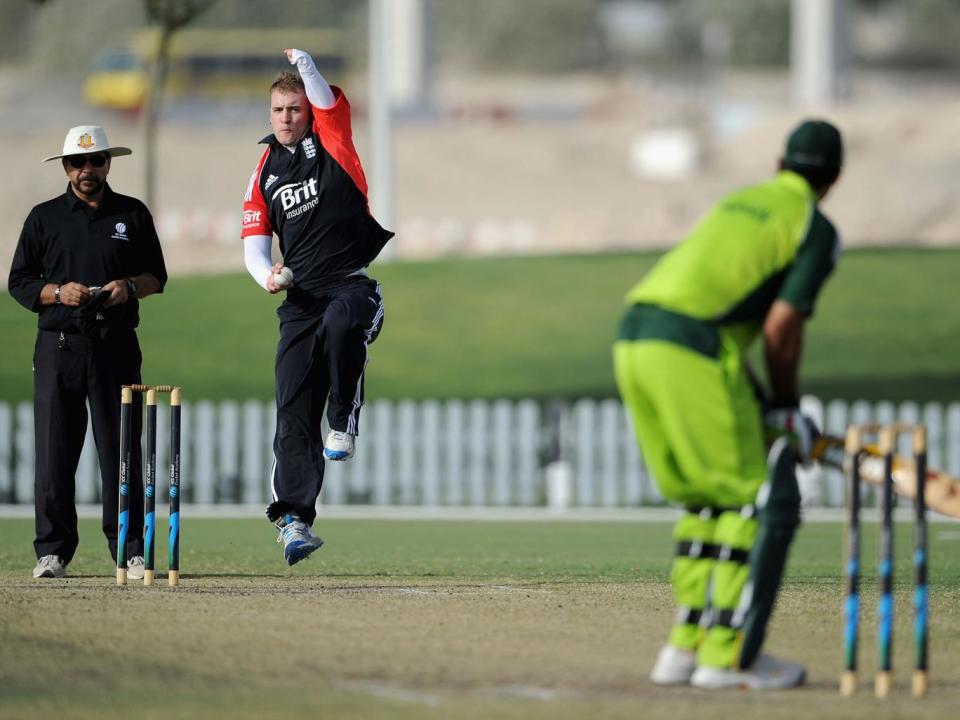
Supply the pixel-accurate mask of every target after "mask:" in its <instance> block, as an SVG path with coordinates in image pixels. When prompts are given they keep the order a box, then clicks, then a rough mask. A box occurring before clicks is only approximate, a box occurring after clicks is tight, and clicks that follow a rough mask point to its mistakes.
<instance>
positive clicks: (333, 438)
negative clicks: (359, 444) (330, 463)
mask: <svg viewBox="0 0 960 720" xmlns="http://www.w3.org/2000/svg"><path fill="white" fill-rule="evenodd" d="M354 437H355V436H354V435H351V434H350V433H348V432H340V431H339V430H331V431H330V432H329V433H328V434H327V442H326V444H325V445H324V447H323V456H324V457H325V458H326V459H327V460H349V459H350V458H352V457H353V450H354Z"/></svg>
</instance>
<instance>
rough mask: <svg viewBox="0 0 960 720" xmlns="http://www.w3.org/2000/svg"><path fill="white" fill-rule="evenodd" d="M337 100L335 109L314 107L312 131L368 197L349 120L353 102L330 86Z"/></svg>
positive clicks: (333, 86) (335, 87) (338, 89)
mask: <svg viewBox="0 0 960 720" xmlns="http://www.w3.org/2000/svg"><path fill="white" fill-rule="evenodd" d="M330 89H331V90H332V91H333V97H334V98H336V101H335V102H334V103H333V107H329V108H318V107H316V106H314V107H313V130H314V132H315V133H317V137H319V138H320V142H321V143H323V147H324V148H325V149H326V151H327V152H328V153H330V155H331V156H332V157H333V159H334V160H336V161H337V164H338V165H340V167H342V168H343V169H344V170H345V171H346V172H347V174H348V175H349V176H350V178H351V179H352V180H353V182H354V184H355V185H356V186H357V188H358V189H359V190H360V192H362V193H363V196H364V197H367V178H366V176H365V175H364V174H363V167H362V166H361V165H360V156H359V155H357V150H356V148H354V146H353V130H352V128H351V121H350V103H349V101H348V100H347V96H346V95H345V94H344V92H343V90H341V89H340V88H338V87H337V86H336V85H331V86H330Z"/></svg>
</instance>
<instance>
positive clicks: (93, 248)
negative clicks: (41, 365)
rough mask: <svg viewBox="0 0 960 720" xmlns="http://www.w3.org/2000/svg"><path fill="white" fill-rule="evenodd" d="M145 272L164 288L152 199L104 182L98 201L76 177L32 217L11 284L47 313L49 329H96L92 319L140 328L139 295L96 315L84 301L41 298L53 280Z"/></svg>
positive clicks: (100, 324)
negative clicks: (86, 197)
mask: <svg viewBox="0 0 960 720" xmlns="http://www.w3.org/2000/svg"><path fill="white" fill-rule="evenodd" d="M144 272H147V273H150V274H151V275H153V276H154V277H155V278H156V279H157V280H158V281H159V282H160V289H159V290H158V292H163V286H164V285H165V284H166V282H167V269H166V266H165V264H164V262H163V253H162V251H161V249H160V240H159V238H158V237H157V231H156V228H155V227H154V225H153V217H152V216H151V215H150V211H149V210H147V207H146V205H144V204H143V203H142V202H140V201H139V200H137V199H136V198H132V197H128V196H127V195H120V194H118V193H115V192H113V190H111V189H110V186H109V185H107V184H106V183H104V193H103V198H102V199H101V201H100V203H99V204H98V205H97V207H96V208H92V207H90V206H89V205H87V204H86V203H85V202H83V201H82V200H80V198H78V197H77V196H76V195H75V194H74V192H73V188H72V187H70V185H69V184H68V185H67V191H66V193H64V194H63V195H60V196H59V197H56V198H54V199H53V200H48V201H47V202H45V203H41V204H40V205H37V206H36V207H35V208H33V210H31V211H30V214H29V215H28V216H27V219H26V221H25V222H24V224H23V231H22V232H21V233H20V241H19V242H18V243H17V250H16V252H15V253H14V256H13V264H12V266H11V267H10V279H9V281H8V287H9V289H10V294H11V295H13V297H14V298H16V300H17V302H19V303H20V304H21V305H23V306H24V307H26V308H27V309H29V310H32V311H33V312H37V313H40V317H39V320H38V321H37V327H39V328H40V329H41V330H54V331H63V332H66V333H73V334H79V333H88V332H89V331H90V329H91V326H92V324H91V321H94V323H93V324H95V326H96V327H97V328H99V329H109V330H132V329H133V328H135V327H137V324H138V323H139V321H140V317H139V313H138V307H139V303H138V302H137V299H136V298H135V297H131V298H130V300H128V301H127V302H125V303H123V304H121V305H116V306H114V307H111V308H106V309H101V310H100V311H99V313H97V315H96V317H95V319H94V318H90V317H89V313H84V312H83V307H82V306H81V307H79V308H73V307H67V306H66V305H41V304H40V291H41V290H42V289H43V286H44V285H45V284H46V283H54V284H56V285H63V284H65V283H68V282H78V283H81V284H83V285H86V286H87V287H93V286H97V285H99V286H102V285H105V284H106V283H108V282H110V281H111V280H119V279H122V278H129V277H133V276H135V275H139V274H141V273H144Z"/></svg>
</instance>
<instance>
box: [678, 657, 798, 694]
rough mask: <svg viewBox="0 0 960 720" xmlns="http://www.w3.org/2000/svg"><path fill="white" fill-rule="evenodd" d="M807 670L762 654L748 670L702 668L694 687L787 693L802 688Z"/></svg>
mask: <svg viewBox="0 0 960 720" xmlns="http://www.w3.org/2000/svg"><path fill="white" fill-rule="evenodd" d="M806 677H807V670H806V668H805V667H803V665H801V664H800V663H795V662H789V661H787V660H779V659H777V658H775V657H773V656H772V655H767V654H765V653H764V654H761V655H760V657H758V658H757V659H756V661H754V663H753V665H752V666H750V667H749V668H748V669H746V670H730V669H727V668H713V667H705V666H700V667H698V668H697V669H696V670H695V671H694V672H693V676H692V677H691V678H690V684H691V685H693V686H694V687H698V688H702V689H704V690H727V689H736V690H783V689H785V688H792V687H797V686H798V685H802V684H803V681H804V680H805V679H806Z"/></svg>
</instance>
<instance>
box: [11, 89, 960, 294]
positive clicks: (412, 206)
mask: <svg viewBox="0 0 960 720" xmlns="http://www.w3.org/2000/svg"><path fill="white" fill-rule="evenodd" d="M684 88H685V89H684ZM854 88H855V96H854V100H851V101H849V102H846V103H842V104H839V105H837V106H836V107H834V108H831V109H829V110H827V111H825V112H823V113H819V114H824V115H827V116H829V117H830V118H832V119H834V120H835V122H836V123H837V124H838V125H839V126H840V127H841V129H842V130H843V131H844V132H845V136H846V138H847V148H848V154H847V158H848V161H847V167H846V170H845V172H844V176H843V178H842V182H841V183H840V185H839V186H838V187H837V189H836V191H835V192H834V193H833V194H832V195H831V197H829V198H828V199H827V201H826V203H825V206H824V207H825V210H826V211H827V213H828V214H829V215H830V216H831V217H832V218H833V219H834V220H835V221H836V224H837V226H838V227H839V229H840V231H841V234H842V236H843V237H844V240H845V242H846V244H847V245H848V246H857V245H892V244H903V243H908V242H909V243H921V244H928V245H943V244H955V243H958V242H960V205H958V204H957V203H956V202H955V198H956V197H957V196H958V194H960V145H958V144H957V143H956V142H955V141H954V135H955V131H954V130H953V126H954V123H955V118H956V117H957V116H958V115H960V90H958V89H957V87H956V85H955V84H953V85H950V84H944V83H943V82H940V81H934V80H930V79H923V78H921V79H917V78H891V77H874V76H863V77H859V78H858V79H857V81H856V82H855V83H854ZM31 92H32V93H33V94H30V93H28V92H27V91H26V90H25V89H24V87H23V83H22V82H18V80H17V78H16V77H12V76H11V75H10V74H9V73H6V74H4V75H3V76H2V77H0V95H3V110H2V111H0V131H2V132H3V133H4V134H5V135H6V136H7V137H9V138H13V137H15V138H16V142H15V143H14V144H13V145H11V146H10V147H11V151H10V153H9V154H8V156H7V158H6V159H7V163H6V164H5V170H6V173H5V174H6V177H5V180H6V182H5V183H4V190H5V192H4V193H3V196H2V198H0V210H2V212H3V215H4V216H5V217H7V218H9V219H10V220H11V222H10V223H9V229H8V231H7V233H5V234H4V235H3V236H0V278H2V280H3V281H5V279H6V275H7V271H8V269H9V262H10V258H11V256H12V253H13V248H14V246H15V243H16V239H17V235H18V231H19V228H20V227H21V224H22V220H23V218H24V217H25V216H26V214H27V212H28V211H29V209H30V207H32V206H33V205H34V204H36V203H38V202H40V201H43V200H45V199H47V198H49V197H52V196H54V195H56V194H57V193H59V192H62V190H63V187H64V178H63V175H62V170H61V169H60V167H59V166H58V165H57V164H56V163H51V164H49V165H40V164H39V161H40V159H41V158H42V157H44V156H46V155H49V154H52V153H54V152H55V151H57V150H58V149H59V147H60V144H61V142H62V137H63V134H64V132H65V129H66V127H67V126H69V125H73V124H80V123H83V122H99V123H103V124H105V125H106V126H107V127H108V130H109V133H110V137H111V139H112V141H113V142H115V143H119V144H128V145H130V146H132V147H134V149H135V153H136V154H135V155H134V156H133V157H131V158H120V159H118V160H117V161H116V163H115V165H114V168H113V171H112V173H111V181H112V183H113V185H114V187H115V188H116V189H117V190H118V191H120V192H125V193H128V194H133V195H137V196H142V194H143V187H144V183H143V178H142V174H143V164H142V162H143V153H142V152H141V149H142V145H143V143H142V140H141V138H140V133H139V129H138V126H137V124H136V122H135V121H133V120H131V119H130V118H123V117H119V116H115V115H111V114H109V113H104V112H100V111H92V110H90V109H89V108H86V107H85V106H83V103H82V100H81V99H80V97H79V91H78V89H77V88H75V87H73V86H66V87H64V86H52V87H49V88H47V92H48V93H49V95H48V96H47V99H46V100H45V101H44V102H42V103H40V105H39V108H38V107H37V105H36V103H35V97H36V95H35V94H36V88H33V89H32V91H31ZM437 96H438V102H437V107H438V112H437V114H436V115H435V116H434V117H433V118H431V119H422V118H421V119H418V120H411V119H408V120H406V121H403V122H401V123H399V124H398V125H397V129H396V135H395V140H394V155H395V176H396V207H397V222H396V223H395V225H396V229H397V230H398V237H397V239H396V241H395V244H394V247H395V253H396V256H397V257H400V258H419V257H435V256H439V255H471V254H492V253H498V252H507V253H550V252H593V251H601V250H611V249H620V250H631V249H643V248H653V247H665V246H669V245H671V244H672V243H674V242H675V241H676V240H677V239H679V238H681V237H682V236H683V234H684V233H685V232H686V230H687V229H689V228H690V227H691V225H692V224H693V223H694V222H695V221H696V220H697V218H698V216H699V215H700V214H701V213H702V212H703V211H704V210H705V209H706V208H707V207H709V205H710V204H711V202H712V201H713V200H715V199H716V198H717V197H718V195H720V194H721V193H723V192H724V191H726V190H729V189H732V188H734V187H735V186H737V185H740V184H744V183H748V182H752V181H754V180H759V179H762V178H764V177H766V176H768V175H769V174H770V172H771V170H772V168H773V166H774V163H775V160H776V157H777V155H778V152H779V148H780V146H781V143H782V140H783V138H784V136H785V134H786V133H787V132H788V131H789V129H790V128H791V127H792V126H793V125H794V124H795V123H796V122H797V120H798V118H800V117H801V116H802V113H800V112H798V111H797V110H796V109H794V108H790V107H789V106H788V103H787V94H786V78H785V77H784V76H782V75H757V74H753V75H749V76H746V75H744V76H735V77H728V78H725V79H721V80H718V81H717V84H716V85H715V86H714V87H713V88H712V89H709V92H704V90H703V88H700V89H699V90H697V91H696V92H692V91H691V90H690V88H689V86H684V87H681V86H675V85H669V84H667V83H665V82H663V81H659V80H654V79H651V78H635V79H633V80H631V81H629V82H628V81H627V80H624V79H622V78H621V79H607V78H597V77H572V78H567V79H565V80H564V81H562V82H560V81H556V80H544V79H535V80H523V79H511V80H510V81H509V82H507V81H493V80H489V79H487V80H474V81H470V82H455V81H454V80H452V79H448V80H447V81H446V82H445V83H442V84H441V85H440V86H439V88H438V91H437ZM711 98H713V100H711ZM355 106H356V110H357V120H356V122H355V128H354V130H355V138H356V141H357V145H358V149H359V151H360V154H361V156H362V157H364V158H366V159H367V162H366V165H367V167H368V170H369V168H370V167H371V166H372V163H371V162H370V161H369V150H368V145H369V143H368V137H367V136H368V128H367V125H366V122H365V119H364V98H363V95H362V88H360V89H358V91H357V96H356V97H355ZM705 107H707V108H712V111H710V112H709V113H706V112H704V110H703V108H705ZM678 125H682V126H685V127H691V128H694V129H696V128H702V127H708V126H709V127H713V128H715V129H716V128H719V129H718V130H717V131H716V132H712V133H704V132H700V133H699V136H700V137H702V138H706V140H704V142H703V144H702V154H701V158H702V162H701V166H700V168H699V170H698V171H697V172H695V173H694V174H693V175H691V176H689V177H685V178H683V179H678V180H653V179H649V178H642V177H639V176H638V175H637V173H636V172H634V171H633V170H632V169H631V164H630V161H629V149H630V147H631V143H632V142H633V141H634V139H635V138H636V137H637V136H638V134H640V133H644V132H647V131H650V130H651V129H656V128H662V127H668V126H669V127H675V126H678ZM267 130H268V129H267V125H266V122H265V120H264V121H260V119H259V118H258V117H257V113H256V112H255V111H252V110H250V109H249V108H240V109H238V108H232V109H224V110H222V111H216V110H211V109H210V108H209V107H207V108H201V109H198V108H187V107H185V106H176V107H173V108H171V112H170V115H169V117H168V119H167V120H166V121H165V122H164V124H163V126H162V128H161V132H160V138H159V158H160V167H159V176H160V181H159V192H158V196H157V200H156V202H155V203H154V207H153V208H152V209H153V211H154V214H155V215H156V217H157V219H158V223H159V225H160V229H161V236H162V240H163V242H164V246H165V251H166V253H167V257H168V262H169V265H170V268H171V270H172V271H173V272H176V273H188V272H211V271H212V272H219V271H229V270H239V269H241V268H242V264H241V257H240V243H239V240H238V238H237V233H238V227H239V207H240V204H241V198H242V195H243V191H244V189H245V186H246V183H247V179H248V178H249V174H250V172H251V170H252V168H253V166H254V165H255V163H256V161H257V158H258V156H259V149H258V147H257V144H256V143H257V140H259V139H260V137H262V136H263V135H264V134H266V132H267Z"/></svg>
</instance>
